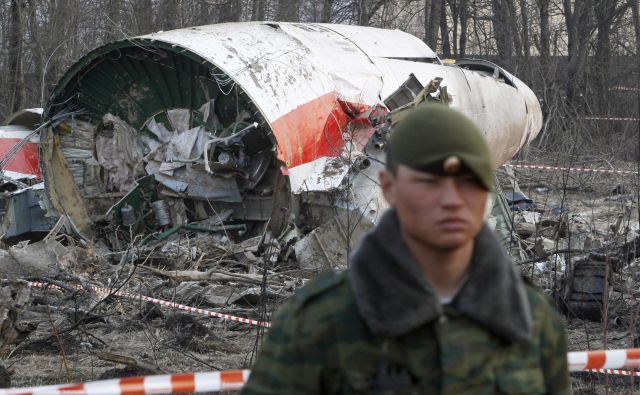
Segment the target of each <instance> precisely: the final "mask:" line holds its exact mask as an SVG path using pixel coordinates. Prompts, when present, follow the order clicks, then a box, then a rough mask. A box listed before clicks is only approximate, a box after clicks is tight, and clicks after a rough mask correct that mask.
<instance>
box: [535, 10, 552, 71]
mask: <svg viewBox="0 0 640 395" xmlns="http://www.w3.org/2000/svg"><path fill="white" fill-rule="evenodd" d="M537 3H538V11H539V12H540V45H539V46H538V52H539V53H540V58H541V59H540V61H541V64H542V67H543V68H545V67H546V65H548V64H549V56H550V55H551V51H550V48H551V33H550V30H549V0H538V2H537Z"/></svg>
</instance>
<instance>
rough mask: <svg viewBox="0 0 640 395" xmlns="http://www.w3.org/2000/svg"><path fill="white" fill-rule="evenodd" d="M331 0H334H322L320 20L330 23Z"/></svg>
mask: <svg viewBox="0 0 640 395" xmlns="http://www.w3.org/2000/svg"><path fill="white" fill-rule="evenodd" d="M333 1H334V0H324V1H323V2H322V22H324V23H330V22H331V17H332V15H333V14H332V11H333Z"/></svg>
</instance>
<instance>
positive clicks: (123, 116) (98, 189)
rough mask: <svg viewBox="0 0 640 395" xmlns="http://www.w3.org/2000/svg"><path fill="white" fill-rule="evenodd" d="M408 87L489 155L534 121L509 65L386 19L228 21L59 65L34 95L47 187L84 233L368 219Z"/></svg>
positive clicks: (505, 154) (410, 95)
mask: <svg viewBox="0 0 640 395" xmlns="http://www.w3.org/2000/svg"><path fill="white" fill-rule="evenodd" d="M423 87H426V88H425V89H422V88H423ZM420 95H421V97H418V98H417V97H416V96H420ZM416 99H419V100H423V101H429V100H437V101H441V102H443V103H445V104H447V105H449V106H451V107H454V108H457V109H459V110H460V111H462V112H464V113H465V114H467V115H468V116H469V117H471V118H472V119H473V120H474V121H475V122H476V123H477V124H478V125H479V126H480V128H481V130H482V131H483V132H484V133H485V135H486V136H487V138H488V140H489V143H490V146H491V148H492V151H493V156H494V163H495V165H496V166H497V165H500V164H502V163H504V162H505V161H506V160H508V159H510V158H511V157H512V156H513V155H514V154H515V153H516V152H517V151H518V150H519V149H520V148H521V147H523V146H524V145H526V144H527V143H528V142H530V141H531V140H532V139H533V138H534V137H535V136H536V134H537V133H538V131H539V130H540V127H541V124H542V116H541V111H540V106H539V104H538V101H537V99H536V97H535V95H534V94H533V92H532V91H531V90H530V89H529V88H528V87H527V86H526V85H525V84H524V83H522V82H521V81H520V80H518V79H517V78H515V77H514V76H512V75H510V74H509V73H507V72H506V71H504V70H503V69H501V68H500V67H498V66H496V65H494V64H492V63H489V62H485V61H474V60H470V61H464V62H459V63H458V65H444V64H442V62H441V61H440V59H439V58H438V57H437V55H436V54H435V53H434V52H433V51H432V50H431V49H430V48H429V47H428V46H426V45H425V44H424V43H423V42H422V41H421V40H419V39H418V38H416V37H414V36H412V35H409V34H407V33H404V32H401V31H398V30H383V29H376V28H367V27H359V26H348V25H328V24H297V23H266V22H264V23H232V24H220V25H211V26H201V27H194V28H188V29H180V30H175V31H168V32H159V33H154V34H150V35H146V36H142V37H137V38H133V39H128V40H123V41H119V42H115V43H111V44H108V45H105V46H103V47H100V48H98V49H96V50H94V51H92V52H90V53H89V54H88V55H86V56H84V57H83V58H82V59H80V60H79V61H78V62H77V63H76V64H75V65H74V66H72V67H71V68H70V69H69V71H68V72H67V73H66V74H65V75H64V77H63V78H62V79H61V80H60V82H59V84H58V86H57V87H56V89H55V91H54V93H53V95H52V97H51V99H50V101H49V103H48V105H47V107H46V110H45V111H46V114H45V118H46V119H54V118H55V120H56V121H55V122H53V123H52V125H51V126H50V127H48V128H47V129H46V130H45V131H44V133H43V134H42V135H41V141H42V150H41V152H42V155H41V166H42V169H43V175H44V179H45V184H46V190H47V194H48V196H49V199H50V200H51V203H52V206H53V207H54V208H55V210H56V211H57V214H58V215H62V214H65V215H66V217H67V218H69V219H70V221H71V222H72V224H73V226H74V228H75V229H76V230H78V231H79V232H80V233H84V234H87V235H89V234H92V233H93V232H94V231H95V229H96V227H95V224H96V223H117V224H126V225H134V224H137V225H136V226H138V225H139V224H140V223H142V222H145V221H147V220H148V219H149V218H156V225H158V224H160V223H162V226H169V224H171V225H173V226H176V225H180V224H183V223H187V222H195V221H205V222H206V221H209V222H215V223H221V222H228V221H245V222H251V221H254V222H260V221H270V225H271V226H273V227H274V231H276V232H278V231H279V230H281V229H282V228H283V226H284V224H285V222H287V220H289V219H291V218H292V217H294V218H295V219H297V220H299V219H300V218H301V217H305V216H306V217H307V219H309V220H310V221H311V222H313V220H318V221H320V220H321V218H319V217H321V215H320V214H314V213H318V212H322V210H325V211H326V210H329V211H331V210H335V209H336V207H338V208H346V209H357V210H358V211H359V212H361V213H363V214H364V215H365V216H366V217H368V218H369V219H371V220H372V221H375V219H376V218H377V216H378V215H379V213H380V211H381V210H382V209H383V208H384V207H383V206H384V205H383V203H382V200H381V199H380V197H379V195H378V193H377V188H376V185H375V179H376V172H377V170H378V169H379V168H380V166H381V163H380V160H379V158H380V151H381V148H382V147H383V146H384V142H385V138H386V133H387V131H388V125H387V119H388V117H387V115H388V113H389V111H390V110H396V109H397V108H402V107H403V106H406V105H413V104H412V102H413V101H414V100H416ZM407 103H409V104H407ZM158 202H159V203H158ZM152 203H153V204H154V205H152ZM311 206H313V207H318V208H319V209H318V210H316V211H314V210H309V207H311ZM152 208H153V209H154V210H155V211H154V214H155V216H151V215H148V214H150V213H151V212H152ZM317 216H318V217H317Z"/></svg>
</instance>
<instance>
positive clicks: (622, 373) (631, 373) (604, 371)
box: [586, 369, 640, 377]
mask: <svg viewBox="0 0 640 395" xmlns="http://www.w3.org/2000/svg"><path fill="white" fill-rule="evenodd" d="M586 372H589V373H600V374H611V375H614V376H636V377H640V372H636V371H633V370H620V369H589V370H586Z"/></svg>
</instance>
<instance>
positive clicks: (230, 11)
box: [220, 0, 242, 22]
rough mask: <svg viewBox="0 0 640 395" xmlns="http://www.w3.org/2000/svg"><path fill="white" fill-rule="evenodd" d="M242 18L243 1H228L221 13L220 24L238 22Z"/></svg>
mask: <svg viewBox="0 0 640 395" xmlns="http://www.w3.org/2000/svg"><path fill="white" fill-rule="evenodd" d="M241 18H242V0H227V1H226V2H225V3H224V4H223V5H222V8H221V11H220V22H238V21H240V19H241Z"/></svg>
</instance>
